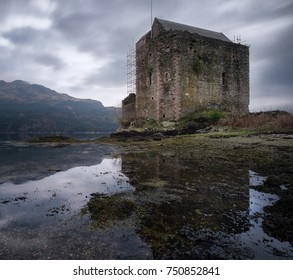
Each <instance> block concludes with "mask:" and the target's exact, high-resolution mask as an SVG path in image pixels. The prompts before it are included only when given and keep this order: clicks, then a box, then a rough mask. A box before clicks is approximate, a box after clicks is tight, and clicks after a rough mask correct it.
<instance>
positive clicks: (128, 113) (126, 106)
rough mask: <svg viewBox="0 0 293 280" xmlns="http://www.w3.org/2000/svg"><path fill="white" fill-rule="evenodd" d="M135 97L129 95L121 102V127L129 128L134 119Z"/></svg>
mask: <svg viewBox="0 0 293 280" xmlns="http://www.w3.org/2000/svg"><path fill="white" fill-rule="evenodd" d="M135 104H136V95H135V93H130V94H129V95H128V96H127V97H126V98H125V99H123V100H122V114H121V126H122V127H124V126H126V127H127V126H129V125H130V123H131V122H133V121H134V120H135V119H136V109H135Z"/></svg>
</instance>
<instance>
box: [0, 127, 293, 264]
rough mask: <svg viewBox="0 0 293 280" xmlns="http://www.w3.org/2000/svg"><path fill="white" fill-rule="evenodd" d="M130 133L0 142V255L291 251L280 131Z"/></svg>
mask: <svg viewBox="0 0 293 280" xmlns="http://www.w3.org/2000/svg"><path fill="white" fill-rule="evenodd" d="M134 134H135V135H134V136H133V135H132V136H129V135H128V136H127V135H124V136H123V137H120V138H117V137H112V138H104V139H99V140H95V141H92V142H90V143H89V142H87V143H81V142H79V143H75V142H73V143H68V141H67V142H66V143H62V141H61V142H58V145H57V146H56V145H55V144H54V143H49V144H46V143H41V144H39V143H29V144H25V145H24V144H18V146H16V147H14V148H16V149H17V151H18V155H22V156H21V157H20V158H18V159H17V161H12V157H10V156H9V155H11V153H12V152H11V149H12V147H11V145H10V144H9V143H6V144H5V146H4V148H5V149H4V150H5V152H4V153H3V155H5V156H6V157H5V158H7V160H8V159H11V161H7V163H6V164H4V161H3V164H2V165H3V167H5V170H6V171H7V172H3V173H0V175H1V184H0V195H1V199H0V228H1V231H0V237H1V238H0V245H1V248H2V250H1V252H0V258H1V259H292V258H293V220H292V213H293V211H292V210H293V209H292V205H293V187H292V186H293V174H292V172H293V158H292V157H293V153H292V152H293V135H292V134H290V133H262V134H260V133H258V134H255V133H251V132H247V131H230V132H229V131H227V132H208V133H201V134H192V135H185V136H184V135H178V136H170V135H164V134H160V133H156V134H155V135H154V134H149V135H147V136H146V137H145V135H142V134H137V133H134ZM63 144H64V145H63ZM65 144H66V145H65ZM102 144H103V145H102ZM5 158H4V157H3V160H4V159H5ZM13 159H14V160H15V158H13ZM37 159H39V160H40V159H41V160H42V161H40V162H39V163H38V161H37ZM30 174H31V175H30Z"/></svg>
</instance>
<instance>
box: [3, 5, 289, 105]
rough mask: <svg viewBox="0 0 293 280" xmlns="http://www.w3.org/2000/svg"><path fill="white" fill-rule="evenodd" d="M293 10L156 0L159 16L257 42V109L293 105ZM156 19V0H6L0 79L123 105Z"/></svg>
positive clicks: (253, 87)
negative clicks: (132, 65) (138, 51)
mask: <svg viewBox="0 0 293 280" xmlns="http://www.w3.org/2000/svg"><path fill="white" fill-rule="evenodd" d="M292 15H293V2H292V1H291V0H278V1H276V0H259V1H257V2H256V1H254V0H233V1H232V0H206V1H193V0H153V16H157V17H160V18H164V19H167V20H171V21H176V22H181V23H185V24H189V25H193V26H198V27H202V28H205V29H210V30H214V31H219V32H223V33H224V34H225V35H226V36H228V37H229V38H230V39H231V40H233V38H234V35H241V37H242V39H243V40H245V41H246V43H247V44H250V45H251V49H250V51H251V58H250V65H251V105H250V107H251V109H252V110H259V109H263V108H264V107H265V108H267V109H270V108H274V107H276V106H281V107H282V106H284V107H285V106H290V104H291V106H292V103H293V93H292V87H293V77H292V76H293V74H292V73H293V55H292V49H293V36H292V30H293V17H292ZM150 24H151V17H150V0H1V2H0V79H3V80H6V81H13V80H16V79H22V80H26V81H28V82H30V83H39V84H42V85H45V86H48V87H50V88H52V89H54V90H56V91H58V92H65V93H68V94H70V95H72V96H75V97H78V98H92V99H97V100H100V101H102V102H103V103H104V104H105V105H114V106H117V105H119V104H120V102H121V99H123V98H124V97H125V96H126V94H127V93H126V54H127V51H128V49H129V46H131V45H132V44H133V43H135V42H136V41H137V40H138V39H139V38H140V37H141V36H142V35H143V34H144V33H146V32H147V31H148V30H149V29H150Z"/></svg>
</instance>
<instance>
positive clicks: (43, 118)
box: [0, 80, 119, 132]
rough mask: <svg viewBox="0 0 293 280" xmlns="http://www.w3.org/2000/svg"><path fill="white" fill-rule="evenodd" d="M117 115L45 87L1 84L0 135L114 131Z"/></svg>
mask: <svg viewBox="0 0 293 280" xmlns="http://www.w3.org/2000/svg"><path fill="white" fill-rule="evenodd" d="M117 111H118V108H115V107H104V106H103V104H102V103H101V102H99V101H95V100H91V99H78V98H74V97H71V96H69V95H67V94H61V93H58V92H56V91H54V90H51V89H49V88H46V87H44V86H41V85H36V84H29V83H27V82H25V81H20V80H16V81H14V82H11V83H7V82H5V81H0V132H87V131H101V132H102V131H103V132H108V131H114V130H116V129H117V128H118V126H119V120H118V117H117Z"/></svg>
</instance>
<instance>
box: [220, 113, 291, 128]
mask: <svg viewBox="0 0 293 280" xmlns="http://www.w3.org/2000/svg"><path fill="white" fill-rule="evenodd" d="M219 124H220V125H226V126H229V127H231V128H232V129H238V128H244V129H258V130H288V129H289V130H291V129H293V115H292V114H290V113H288V112H285V111H269V112H258V113H250V114H248V115H246V116H241V117H238V116H234V117H230V118H226V119H223V120H221V121H220V123H219Z"/></svg>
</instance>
